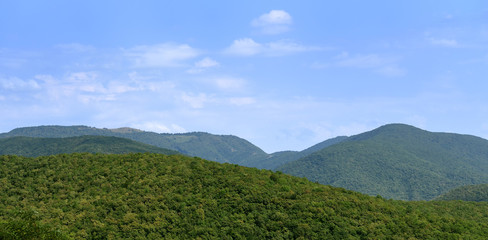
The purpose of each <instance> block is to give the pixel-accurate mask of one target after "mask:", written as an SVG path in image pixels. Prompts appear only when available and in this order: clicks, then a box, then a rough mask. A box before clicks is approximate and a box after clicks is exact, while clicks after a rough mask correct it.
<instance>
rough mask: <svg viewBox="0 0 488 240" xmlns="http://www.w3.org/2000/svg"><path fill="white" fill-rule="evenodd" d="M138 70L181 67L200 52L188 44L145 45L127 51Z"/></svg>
mask: <svg viewBox="0 0 488 240" xmlns="http://www.w3.org/2000/svg"><path fill="white" fill-rule="evenodd" d="M125 54H126V56H128V57H129V58H130V59H131V60H132V61H133V63H134V66H135V67H138V68H158V67H179V66H181V65H183V62H184V61H185V60H188V59H192V58H195V57H197V56H198V55H199V54H200V53H199V51H198V50H196V49H194V48H192V47H190V46H188V45H186V44H173V43H164V44H157V45H143V46H137V47H134V48H131V49H128V50H125Z"/></svg>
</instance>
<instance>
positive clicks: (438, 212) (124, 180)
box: [0, 153, 488, 239]
mask: <svg viewBox="0 0 488 240" xmlns="http://www.w3.org/2000/svg"><path fill="white" fill-rule="evenodd" d="M0 184H1V187H2V191H0V199H1V201H0V236H11V235H12V227H13V229H14V230H19V229H34V230H37V229H38V228H37V226H39V225H40V226H41V227H42V229H46V228H48V229H47V230H46V231H42V232H41V233H42V234H49V235H52V233H56V232H61V233H63V234H61V236H64V235H65V236H68V237H69V238H73V239H484V238H486V236H488V215H487V214H486V213H487V212H488V203H476V202H458V201H438V202H404V201H394V200H385V199H383V198H381V197H371V196H367V195H364V194H360V193H357V192H352V191H348V190H345V189H342V188H335V187H330V186H324V185H320V184H317V183H313V182H310V181H308V180H306V179H304V178H298V177H293V176H289V175H285V174H282V173H278V172H272V171H269V170H258V169H256V168H247V167H242V166H238V165H233V164H220V163H217V162H211V161H206V160H202V159H200V158H195V157H186V156H182V155H172V156H168V155H161V154H151V153H144V154H142V153H132V154H124V155H104V154H88V153H74V154H61V155H51V156H43V157H37V158H27V157H20V156H6V155H4V156H0ZM19 212H20V214H19ZM25 215H27V217H25ZM29 215H30V216H34V218H33V217H29ZM23 223H32V224H28V225H19V224H23ZM37 223H39V225H38V224H37ZM34 234H35V232H34ZM32 239H36V238H35V237H33V238H32ZM59 239H63V238H62V237H60V238H59Z"/></svg>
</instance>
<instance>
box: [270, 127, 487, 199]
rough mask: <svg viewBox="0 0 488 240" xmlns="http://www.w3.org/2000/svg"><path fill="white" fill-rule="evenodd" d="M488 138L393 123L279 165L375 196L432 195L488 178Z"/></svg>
mask: <svg viewBox="0 0 488 240" xmlns="http://www.w3.org/2000/svg"><path fill="white" fill-rule="evenodd" d="M487 159H488V141H487V140H485V139H482V138H478V137H474V136H468V135H459V134H448V133H431V132H427V131H423V130H420V129H417V128H414V127H411V126H407V125H402V124H391V125H386V126H383V127H380V128H378V129H376V130H373V131H371V132H366V133H363V134H359V135H356V136H352V137H349V138H348V139H346V140H345V141H342V142H340V143H338V144H335V145H332V146H330V147H327V148H324V149H323V150H320V151H318V152H316V153H313V154H311V155H308V156H306V157H304V158H301V159H299V160H297V161H293V162H290V163H288V164H285V165H283V166H281V167H279V168H277V170H280V171H283V172H285V173H288V174H292V175H295V176H301V177H307V178H308V179H309V180H311V181H317V182H319V183H322V184H330V185H333V186H338V187H344V188H347V189H350V190H354V191H359V192H362V193H366V194H369V195H373V196H375V195H378V194H379V195H381V196H383V197H385V198H393V199H403V200H430V199H433V198H434V197H436V196H438V195H440V194H442V193H444V192H446V191H448V190H449V189H452V188H454V187H458V186H462V185H469V184H480V183H486V182H488V161H487Z"/></svg>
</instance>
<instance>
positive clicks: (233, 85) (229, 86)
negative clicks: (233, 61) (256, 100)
mask: <svg viewBox="0 0 488 240" xmlns="http://www.w3.org/2000/svg"><path fill="white" fill-rule="evenodd" d="M213 83H214V84H215V85H216V86H217V87H218V88H219V89H221V90H239V89H241V88H242V87H244V85H245V83H246V81H244V80H243V79H240V78H231V77H222V78H215V79H213Z"/></svg>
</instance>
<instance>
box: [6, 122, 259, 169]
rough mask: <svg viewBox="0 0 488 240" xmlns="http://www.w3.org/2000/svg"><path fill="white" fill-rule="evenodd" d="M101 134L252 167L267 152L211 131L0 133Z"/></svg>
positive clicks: (45, 133)
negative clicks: (173, 132)
mask: <svg viewBox="0 0 488 240" xmlns="http://www.w3.org/2000/svg"><path fill="white" fill-rule="evenodd" d="M83 135H100V136H114V137H121V138H128V139H131V140H134V141H138V142H141V143H145V144H150V145H153V146H157V147H160V148H165V149H171V150H175V151H178V152H180V153H182V154H185V155H189V156H198V157H201V158H204V159H208V160H212V161H216V162H229V163H235V164H239V165H244V166H252V167H255V166H256V165H257V164H259V162H260V161H261V160H262V159H266V158H267V156H268V155H267V154H266V153H265V152H264V151H263V150H261V149H260V148H258V147H256V146H254V145H253V144H251V143H250V142H248V141H246V140H244V139H242V138H238V137H236V136H232V135H213V134H209V133H203V132H192V133H181V134H168V133H155V132H145V131H141V130H138V129H133V128H117V129H106V128H103V129H101V128H94V127H87V126H38V127H24V128H16V129H14V130H12V131H10V132H8V133H2V134H0V138H2V137H11V136H26V137H42V138H59V137H74V136H83Z"/></svg>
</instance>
